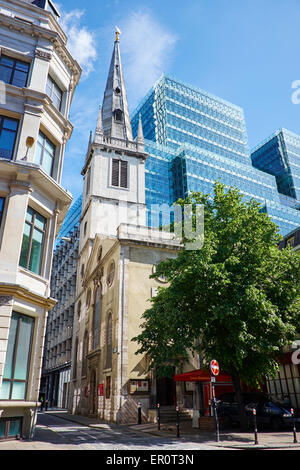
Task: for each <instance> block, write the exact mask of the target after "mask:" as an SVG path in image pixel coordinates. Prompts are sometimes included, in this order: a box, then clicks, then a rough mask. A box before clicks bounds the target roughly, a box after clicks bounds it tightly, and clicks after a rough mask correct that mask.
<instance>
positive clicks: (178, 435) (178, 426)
mask: <svg viewBox="0 0 300 470" xmlns="http://www.w3.org/2000/svg"><path fill="white" fill-rule="evenodd" d="M176 427H177V437H180V422H179V407H178V406H176Z"/></svg>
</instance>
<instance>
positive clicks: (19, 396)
mask: <svg viewBox="0 0 300 470" xmlns="http://www.w3.org/2000/svg"><path fill="white" fill-rule="evenodd" d="M25 391H26V382H14V384H13V390H12V395H11V399H12V400H24V399H25Z"/></svg>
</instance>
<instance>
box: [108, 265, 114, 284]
mask: <svg viewBox="0 0 300 470" xmlns="http://www.w3.org/2000/svg"><path fill="white" fill-rule="evenodd" d="M114 277H115V262H114V261H112V262H111V263H110V265H109V269H108V273H107V285H108V286H109V287H111V286H112V283H113V282H114Z"/></svg>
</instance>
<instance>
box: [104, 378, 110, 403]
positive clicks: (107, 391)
mask: <svg viewBox="0 0 300 470" xmlns="http://www.w3.org/2000/svg"><path fill="white" fill-rule="evenodd" d="M110 385H111V381H110V376H109V377H106V387H105V398H107V399H108V398H110V388H111V387H110Z"/></svg>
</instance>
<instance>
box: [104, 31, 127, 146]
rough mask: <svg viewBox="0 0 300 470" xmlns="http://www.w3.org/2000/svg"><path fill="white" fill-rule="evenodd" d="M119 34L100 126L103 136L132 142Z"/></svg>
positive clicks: (112, 59)
mask: <svg viewBox="0 0 300 470" xmlns="http://www.w3.org/2000/svg"><path fill="white" fill-rule="evenodd" d="M119 34H120V31H119V30H117V31H116V38H115V43H114V49H113V54H112V58H111V63H110V68H109V73H108V78H107V83H106V88H105V92H104V98H103V105H102V126H103V133H104V135H105V136H108V137H112V138H116V139H123V140H128V141H133V137H132V128H131V122H130V117H129V110H128V104H127V96H126V88H125V82H124V77H123V69H122V62H121V54H120V44H119Z"/></svg>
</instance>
